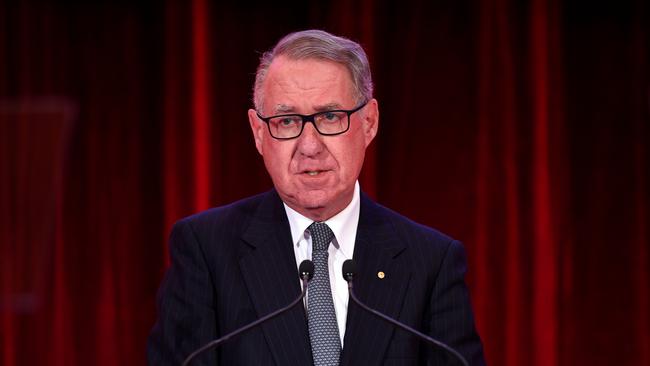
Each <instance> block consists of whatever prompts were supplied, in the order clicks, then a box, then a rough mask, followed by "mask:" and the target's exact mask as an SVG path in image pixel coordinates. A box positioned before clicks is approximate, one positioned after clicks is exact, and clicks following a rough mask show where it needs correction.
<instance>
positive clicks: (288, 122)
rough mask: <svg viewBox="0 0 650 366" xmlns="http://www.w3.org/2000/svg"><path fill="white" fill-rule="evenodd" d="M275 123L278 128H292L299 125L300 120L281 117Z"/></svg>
mask: <svg viewBox="0 0 650 366" xmlns="http://www.w3.org/2000/svg"><path fill="white" fill-rule="evenodd" d="M277 123H278V125H279V126H280V127H293V126H295V125H297V124H298V123H300V119H299V118H297V117H282V118H280V119H279V120H278V121H277Z"/></svg>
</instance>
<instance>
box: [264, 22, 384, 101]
mask: <svg viewBox="0 0 650 366" xmlns="http://www.w3.org/2000/svg"><path fill="white" fill-rule="evenodd" d="M278 56H286V57H288V58H289V59H291V60H304V59H317V60H325V61H331V62H336V63H339V64H341V65H343V66H345V67H346V68H347V69H348V70H349V71H350V76H351V78H352V84H353V88H354V90H353V94H354V96H355V98H356V99H357V103H361V102H363V101H367V100H370V99H371V98H372V75H371V74H370V64H369V63H368V57H367V56H366V53H365V51H364V50H363V48H362V47H361V46H360V45H359V44H358V43H356V42H354V41H351V40H349V39H347V38H343V37H337V36H335V35H333V34H330V33H327V32H325V31H322V30H318V29H311V30H305V31H301V32H295V33H290V34H288V35H287V36H285V37H284V38H282V39H281V40H280V41H279V42H278V43H277V44H276V45H275V47H273V49H272V50H270V51H267V52H265V53H264V54H263V55H262V57H261V58H260V65H259V66H258V67H257V73H256V74H255V85H254V86H253V103H254V104H255V109H257V111H258V112H260V113H261V112H262V106H263V105H264V103H263V102H264V92H263V91H262V85H263V84H264V80H265V79H266V74H267V72H268V70H269V66H271V62H273V60H274V59H275V58H276V57H278Z"/></svg>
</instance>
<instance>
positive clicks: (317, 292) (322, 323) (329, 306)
mask: <svg viewBox="0 0 650 366" xmlns="http://www.w3.org/2000/svg"><path fill="white" fill-rule="evenodd" d="M307 229H308V230H309V233H310V234H311V243H312V254H311V257H312V261H313V262H314V278H313V279H312V280H311V283H310V284H309V294H308V297H307V318H308V323H309V338H310V339H311V350H312V354H313V356H314V366H338V364H339V359H340V357H341V339H340V337H339V327H338V324H337V322H336V313H335V312H334V302H333V301H332V290H331V288H330V275H329V269H328V267H327V257H328V253H327V247H329V245H330V242H331V241H332V238H334V233H333V232H332V230H331V229H330V228H329V226H327V224H324V223H322V222H314V223H313V224H311V225H310V226H309V227H308V228H307Z"/></svg>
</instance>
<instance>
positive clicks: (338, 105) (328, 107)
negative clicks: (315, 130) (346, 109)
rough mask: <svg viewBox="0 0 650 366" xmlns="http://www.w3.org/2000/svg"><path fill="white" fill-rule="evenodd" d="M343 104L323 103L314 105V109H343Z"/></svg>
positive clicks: (320, 110)
mask: <svg viewBox="0 0 650 366" xmlns="http://www.w3.org/2000/svg"><path fill="white" fill-rule="evenodd" d="M342 108H343V107H341V105H340V104H339V103H327V104H323V105H317V106H315V107H314V110H315V111H316V112H324V111H332V110H335V109H342Z"/></svg>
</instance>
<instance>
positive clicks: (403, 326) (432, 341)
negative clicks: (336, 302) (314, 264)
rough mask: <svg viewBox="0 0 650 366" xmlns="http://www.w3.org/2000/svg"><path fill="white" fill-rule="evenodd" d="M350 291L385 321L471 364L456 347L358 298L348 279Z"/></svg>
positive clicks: (355, 299) (363, 306)
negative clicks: (387, 314)
mask: <svg viewBox="0 0 650 366" xmlns="http://www.w3.org/2000/svg"><path fill="white" fill-rule="evenodd" d="M348 292H349V293H350V297H351V298H352V300H353V301H354V302H355V303H356V304H357V305H359V306H361V307H362V308H363V309H364V310H366V311H369V312H370V313H372V314H374V315H376V316H378V317H379V318H381V319H383V320H384V321H387V322H388V323H390V324H392V325H394V326H396V327H398V328H400V329H402V330H405V331H407V332H409V333H412V334H415V335H417V336H418V337H420V338H421V339H424V340H425V341H427V342H428V343H429V344H432V345H434V346H436V347H440V348H442V349H444V350H445V351H447V352H449V353H451V354H452V355H454V357H455V358H456V359H457V360H458V361H460V362H461V363H462V364H463V366H469V364H468V363H467V361H466V360H465V357H463V355H461V354H460V353H458V351H456V350H455V349H453V348H451V347H449V346H448V345H446V344H444V343H442V342H440V341H437V340H435V339H433V338H431V337H429V336H428V335H426V334H424V333H422V332H420V331H418V330H417V329H414V328H411V327H409V326H408V325H406V324H403V323H400V322H398V321H397V320H395V319H393V318H391V317H389V316H386V315H384V314H382V313H380V312H378V311H377V310H375V309H372V308H370V307H369V306H368V305H366V304H364V303H362V302H361V300H359V299H358V298H357V296H356V295H355V294H354V291H353V290H352V281H351V280H348Z"/></svg>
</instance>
